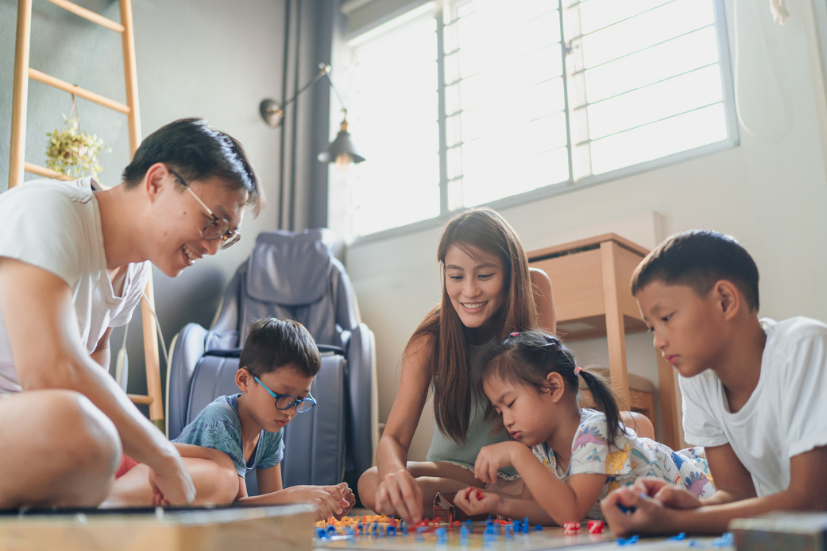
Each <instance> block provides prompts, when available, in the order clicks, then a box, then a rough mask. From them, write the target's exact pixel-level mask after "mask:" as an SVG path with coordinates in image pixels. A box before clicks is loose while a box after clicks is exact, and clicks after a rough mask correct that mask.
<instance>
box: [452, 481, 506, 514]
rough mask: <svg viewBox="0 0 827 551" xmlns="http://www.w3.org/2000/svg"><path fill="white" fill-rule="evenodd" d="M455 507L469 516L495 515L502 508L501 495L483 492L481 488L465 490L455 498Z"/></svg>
mask: <svg viewBox="0 0 827 551" xmlns="http://www.w3.org/2000/svg"><path fill="white" fill-rule="evenodd" d="M454 505H456V506H457V507H459V508H460V509H462V510H463V512H465V514H466V515H468V516H471V517H472V516H474V515H483V514H485V513H490V514H495V513H496V512H497V510H498V509H499V506H500V494H495V493H491V492H483V491H482V490H480V489H479V488H474V487H470V488H465V489H464V490H460V491H459V492H457V495H456V496H454Z"/></svg>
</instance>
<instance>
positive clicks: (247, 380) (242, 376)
mask: <svg viewBox="0 0 827 551" xmlns="http://www.w3.org/2000/svg"><path fill="white" fill-rule="evenodd" d="M235 384H236V386H237V387H238V389H239V390H240V391H241V392H247V391H248V390H250V386H251V385H252V384H253V376H252V375H251V374H250V372H249V371H247V370H246V369H244V368H243V367H239V368H238V371H236V372H235Z"/></svg>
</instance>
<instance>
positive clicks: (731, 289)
mask: <svg viewBox="0 0 827 551" xmlns="http://www.w3.org/2000/svg"><path fill="white" fill-rule="evenodd" d="M712 292H713V293H715V296H714V298H715V302H716V304H717V305H718V306H719V307H720V309H721V313H722V314H723V315H724V319H725V320H730V319H732V318H734V317H735V315H736V314H737V313H738V312H739V311H740V310H741V307H742V306H743V304H744V300H743V297H742V296H741V292H740V291H739V290H738V287H737V286H736V285H735V284H734V283H732V282H731V281H728V280H726V279H722V280H720V281H717V282H715V285H714V286H713V287H712Z"/></svg>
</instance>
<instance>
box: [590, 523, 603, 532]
mask: <svg viewBox="0 0 827 551" xmlns="http://www.w3.org/2000/svg"><path fill="white" fill-rule="evenodd" d="M603 526H605V523H604V522H603V521H602V520H590V521H589V534H602V533H603Z"/></svg>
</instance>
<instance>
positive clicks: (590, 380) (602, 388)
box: [579, 369, 620, 446]
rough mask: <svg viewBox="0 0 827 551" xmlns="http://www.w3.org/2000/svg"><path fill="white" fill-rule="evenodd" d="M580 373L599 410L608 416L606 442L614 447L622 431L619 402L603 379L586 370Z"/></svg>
mask: <svg viewBox="0 0 827 551" xmlns="http://www.w3.org/2000/svg"><path fill="white" fill-rule="evenodd" d="M579 373H580V376H581V377H583V380H584V381H585V382H586V386H588V387H589V391H590V392H591V393H592V399H593V400H594V403H595V405H596V406H597V409H598V410H600V411H602V412H603V413H604V414H605V415H606V428H607V431H608V434H607V435H606V440H607V441H608V443H609V446H614V444H615V438H616V437H617V433H618V432H619V431H620V410H619V409H618V407H617V400H615V397H614V393H613V392H612V389H611V387H610V386H609V385H608V384H606V382H605V381H604V380H603V377H600V376H599V375H595V374H594V373H589V372H588V371H586V370H585V369H581V370H579Z"/></svg>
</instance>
